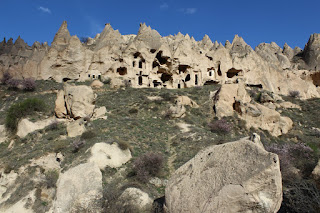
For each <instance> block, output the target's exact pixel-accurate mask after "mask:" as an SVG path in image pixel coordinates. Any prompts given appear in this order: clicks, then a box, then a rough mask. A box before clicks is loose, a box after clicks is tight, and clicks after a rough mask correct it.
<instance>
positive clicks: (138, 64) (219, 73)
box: [0, 22, 320, 98]
mask: <svg viewBox="0 0 320 213" xmlns="http://www.w3.org/2000/svg"><path fill="white" fill-rule="evenodd" d="M319 47H320V39H319V34H313V35H311V37H310V39H309V42H308V44H307V45H306V47H305V49H304V50H303V51H302V50H301V49H300V48H298V47H295V48H294V49H292V48H291V47H289V46H288V45H287V44H285V45H284V47H283V49H282V48H280V47H279V46H278V45H277V44H276V43H274V42H271V43H270V44H266V43H262V44H260V45H258V46H257V47H256V48H255V50H253V49H252V48H251V47H250V46H249V45H247V44H246V42H245V41H244V40H243V38H241V37H239V36H238V35H236V36H235V37H234V39H233V41H232V43H230V42H229V41H227V42H226V44H225V46H223V45H222V44H221V43H218V42H217V41H216V42H214V43H213V42H212V41H211V39H210V38H209V37H208V36H207V35H205V36H204V37H203V39H202V40H201V41H196V40H195V39H194V38H193V37H190V36H189V35H188V34H187V35H183V34H181V33H178V34H177V35H175V36H172V35H170V36H167V37H161V36H160V34H159V33H158V32H157V31H156V30H154V29H151V27H149V26H147V25H145V24H140V28H139V31H138V33H137V35H121V34H120V33H119V31H118V30H114V29H113V28H112V27H111V25H110V24H106V26H105V28H104V29H103V31H102V32H101V34H97V36H96V37H95V38H89V39H88V42H87V43H86V44H83V43H81V42H80V40H79V38H77V36H71V35H70V33H69V30H68V27H67V23H66V22H63V23H62V25H61V27H60V29H59V30H58V32H57V33H56V35H55V37H54V39H53V42H52V45H51V47H49V46H48V45H47V44H43V45H40V43H39V42H36V43H35V44H33V45H32V47H30V46H28V45H27V44H26V43H25V42H24V41H23V40H22V39H21V38H20V37H19V38H18V39H17V40H16V41H15V42H14V43H13V40H12V39H9V40H8V41H6V40H4V41H2V42H1V43H0V62H1V63H0V76H1V75H2V74H3V73H4V72H9V73H11V74H12V75H13V76H15V77H17V78H21V77H33V78H36V79H45V80H47V79H53V80H56V81H58V82H62V81H69V80H76V81H86V80H96V79H111V85H112V86H113V87H120V86H121V85H130V86H132V87H137V88H143V87H157V88H164V87H165V88H186V87H193V86H202V85H205V84H214V83H221V84H224V83H235V82H237V81H238V80H239V79H241V80H243V81H244V82H245V83H246V84H249V85H252V86H260V87H263V88H264V89H265V90H269V91H271V92H274V93H279V94H283V95H287V94H288V91H290V90H293V89H297V90H299V92H300V93H301V96H302V98H312V97H320V95H319V91H318V92H315V85H314V84H313V83H312V81H311V80H310V79H308V78H304V77H303V76H301V75H300V74H299V73H296V72H293V71H299V70H300V71H303V72H306V75H308V74H309V72H310V71H309V70H319V54H320V53H319V51H320V50H319ZM297 84H298V85H300V86H302V85H303V88H300V87H297ZM309 90H310V91H312V92H311V93H312V94H310V92H309Z"/></svg>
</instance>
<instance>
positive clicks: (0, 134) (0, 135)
mask: <svg viewBox="0 0 320 213" xmlns="http://www.w3.org/2000/svg"><path fill="white" fill-rule="evenodd" d="M6 140H7V133H6V128H5V126H4V125H0V143H3V142H5V141H6Z"/></svg>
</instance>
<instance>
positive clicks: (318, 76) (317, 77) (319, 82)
mask: <svg viewBox="0 0 320 213" xmlns="http://www.w3.org/2000/svg"><path fill="white" fill-rule="evenodd" d="M311 79H312V82H313V84H314V85H315V86H316V87H318V86H320V72H316V73H313V74H312V75H311Z"/></svg>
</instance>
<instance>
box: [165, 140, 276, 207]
mask: <svg viewBox="0 0 320 213" xmlns="http://www.w3.org/2000/svg"><path fill="white" fill-rule="evenodd" d="M251 139H252V140H249V138H245V139H241V140H239V141H235V142H230V143H226V144H222V145H215V146H211V147H208V148H206V149H204V150H202V151H200V152H199V153H198V154H197V155H196V156H195V157H194V158H192V159H191V160H190V161H188V162H187V163H186V164H184V165H183V166H181V167H180V168H179V169H178V170H177V171H176V172H175V173H174V174H173V176H172V177H171V178H170V179H169V182H168V185H167V187H166V193H165V197H166V207H167V209H168V211H169V212H171V213H176V212H221V213H222V212H273V213H275V212H277V211H278V210H279V208H280V205H281V201H282V183H281V174H280V165H279V158H278V156H277V155H276V154H273V153H270V152H267V151H265V150H264V148H263V146H261V142H260V140H259V137H257V136H256V137H252V138H251Z"/></svg>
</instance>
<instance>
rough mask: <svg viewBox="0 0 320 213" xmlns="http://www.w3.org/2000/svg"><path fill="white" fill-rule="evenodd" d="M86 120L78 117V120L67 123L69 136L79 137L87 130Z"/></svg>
mask: <svg viewBox="0 0 320 213" xmlns="http://www.w3.org/2000/svg"><path fill="white" fill-rule="evenodd" d="M85 123H86V122H85V121H84V120H83V119H78V120H76V121H71V122H70V123H68V124H67V133H68V137H72V138H73V137H77V136H79V135H82V133H84V132H85V131H86V127H85Z"/></svg>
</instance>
